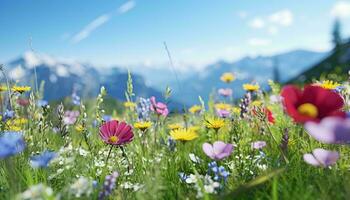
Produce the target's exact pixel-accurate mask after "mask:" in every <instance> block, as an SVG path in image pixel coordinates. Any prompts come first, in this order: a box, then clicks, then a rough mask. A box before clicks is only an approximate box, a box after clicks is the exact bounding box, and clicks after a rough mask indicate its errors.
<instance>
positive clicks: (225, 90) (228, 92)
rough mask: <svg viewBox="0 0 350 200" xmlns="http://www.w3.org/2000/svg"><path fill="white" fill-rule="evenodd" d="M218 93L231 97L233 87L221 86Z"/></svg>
mask: <svg viewBox="0 0 350 200" xmlns="http://www.w3.org/2000/svg"><path fill="white" fill-rule="evenodd" d="M218 93H219V94H220V95H221V96H223V97H229V96H232V89H230V88H220V89H219V90H218Z"/></svg>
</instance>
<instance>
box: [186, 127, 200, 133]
mask: <svg viewBox="0 0 350 200" xmlns="http://www.w3.org/2000/svg"><path fill="white" fill-rule="evenodd" d="M199 129H200V127H199V126H190V127H188V130H192V131H194V132H197V131H198V130H199Z"/></svg>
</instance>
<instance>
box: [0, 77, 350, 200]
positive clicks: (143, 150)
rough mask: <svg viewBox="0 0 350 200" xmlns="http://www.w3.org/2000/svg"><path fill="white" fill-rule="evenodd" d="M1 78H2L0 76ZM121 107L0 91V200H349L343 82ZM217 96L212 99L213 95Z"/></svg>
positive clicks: (348, 123)
mask: <svg viewBox="0 0 350 200" xmlns="http://www.w3.org/2000/svg"><path fill="white" fill-rule="evenodd" d="M5 75H6V74H5ZM128 77H129V78H128V80H127V82H126V83H125V84H126V85H127V90H126V91H125V95H126V99H127V101H125V102H120V101H117V100H112V102H113V103H108V102H107V101H106V99H107V97H108V95H109V91H108V90H106V89H105V88H104V87H101V89H100V93H99V94H98V96H97V97H96V98H94V99H91V98H86V99H84V98H81V97H80V96H78V94H76V93H73V95H72V96H69V97H67V98H65V99H64V100H62V101H52V102H48V101H46V100H45V99H43V95H44V93H45V91H44V90H43V89H42V88H43V87H35V86H34V87H32V86H25V85H21V83H15V84H12V83H6V82H5V83H4V84H3V85H2V86H1V88H0V90H1V110H2V112H1V122H0V129H1V135H0V174H1V178H0V199H48V200H50V199H347V198H348V197H349V195H350V190H349V181H350V172H349V167H350V160H349V159H348V156H349V155H350V154H349V153H350V149H349V147H348V143H349V142H350V119H349V118H348V113H347V111H348V110H349V94H350V84H349V82H341V83H337V82H333V81H328V80H324V81H314V82H313V83H311V84H304V85H280V84H278V83H276V82H273V81H269V87H268V88H266V89H263V88H261V87H260V86H259V84H258V83H246V84H243V85H242V88H243V89H244V90H245V95H244V96H243V97H241V98H239V99H237V98H233V96H234V93H235V91H232V89H230V84H232V83H233V82H234V81H235V74H233V73H230V72H227V73H224V74H222V76H221V77H217V81H222V82H223V83H224V84H225V85H226V86H227V87H226V88H225V87H223V88H219V89H218V90H217V91H215V92H213V94H212V95H211V96H212V97H213V98H211V99H210V100H208V101H206V102H205V101H204V100H203V99H202V98H201V97H200V96H199V97H198V104H196V105H192V106H190V107H185V106H184V108H183V109H182V110H180V111H173V110H171V109H170V107H169V105H171V103H172V101H171V100H172V90H171V89H170V88H167V90H166V91H165V92H164V99H165V100H164V101H161V100H159V99H157V98H155V97H153V96H138V94H136V93H134V88H133V82H132V77H133V76H132V75H131V74H130V73H129V76H128ZM214 97H215V98H214Z"/></svg>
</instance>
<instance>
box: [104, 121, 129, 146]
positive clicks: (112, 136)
mask: <svg viewBox="0 0 350 200" xmlns="http://www.w3.org/2000/svg"><path fill="white" fill-rule="evenodd" d="M100 137H101V139H102V140H103V141H104V142H105V143H107V144H111V145H117V146H118V145H123V144H126V143H129V142H131V141H132V139H133V138H134V133H133V132H132V127H131V126H130V125H128V124H127V123H125V122H119V121H117V120H111V121H108V122H106V123H103V124H102V125H101V127H100Z"/></svg>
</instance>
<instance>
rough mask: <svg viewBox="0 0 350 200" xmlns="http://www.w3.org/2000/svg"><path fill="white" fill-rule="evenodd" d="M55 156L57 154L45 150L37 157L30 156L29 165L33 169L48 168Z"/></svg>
mask: <svg viewBox="0 0 350 200" xmlns="http://www.w3.org/2000/svg"><path fill="white" fill-rule="evenodd" d="M56 156H57V154H56V153H55V152H52V151H47V150H46V151H44V152H43V153H41V154H39V155H35V156H32V157H31V158H30V165H31V166H32V167H33V168H39V167H48V165H49V163H50V162H51V160H52V159H54V158H55V157H56Z"/></svg>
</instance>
